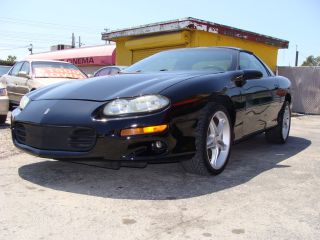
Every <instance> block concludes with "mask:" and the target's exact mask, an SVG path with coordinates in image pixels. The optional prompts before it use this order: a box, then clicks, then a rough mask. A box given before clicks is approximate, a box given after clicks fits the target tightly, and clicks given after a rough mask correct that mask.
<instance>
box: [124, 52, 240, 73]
mask: <svg viewBox="0 0 320 240" xmlns="http://www.w3.org/2000/svg"><path fill="white" fill-rule="evenodd" d="M234 53H235V51H234V50H231V49H226V48H196V49H178V50H171V51H164V52H160V53H157V54H155V55H152V56H150V57H148V58H145V59H143V60H141V61H140V62H137V63H135V64H133V65H132V66H130V67H128V68H126V69H125V70H123V71H122V72H157V71H229V70H235V67H234V64H233V63H234V55H235V54H234Z"/></svg>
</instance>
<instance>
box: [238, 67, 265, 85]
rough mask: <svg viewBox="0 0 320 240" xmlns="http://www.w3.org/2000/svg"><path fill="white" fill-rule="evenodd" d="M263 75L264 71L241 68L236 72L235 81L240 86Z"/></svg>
mask: <svg viewBox="0 0 320 240" xmlns="http://www.w3.org/2000/svg"><path fill="white" fill-rule="evenodd" d="M262 76H263V74H262V72H260V71H257V70H239V71H237V72H236V73H235V75H234V77H233V81H234V82H235V84H236V85H237V86H238V87H241V86H243V85H244V84H245V83H246V81H247V80H253V79H259V78H261V77H262Z"/></svg>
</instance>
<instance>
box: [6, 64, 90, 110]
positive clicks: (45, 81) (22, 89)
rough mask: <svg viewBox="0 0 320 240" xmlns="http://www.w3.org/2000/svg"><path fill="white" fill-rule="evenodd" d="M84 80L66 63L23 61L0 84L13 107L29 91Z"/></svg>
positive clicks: (78, 72) (75, 68)
mask: <svg viewBox="0 0 320 240" xmlns="http://www.w3.org/2000/svg"><path fill="white" fill-rule="evenodd" d="M84 78H87V76H86V75H85V74H84V73H83V72H82V71H81V70H80V69H79V68H77V67H76V66H75V65H73V64H71V63H68V62H62V61H51V60H25V61H19V62H17V63H16V64H15V65H14V66H13V67H12V68H11V69H10V71H9V72H8V73H7V74H5V75H3V76H2V77H1V78H0V83H3V85H4V86H5V87H6V88H7V93H8V97H9V102H10V105H11V106H15V105H19V103H20V100H21V98H22V97H23V96H24V95H25V94H27V93H28V92H30V91H33V90H36V89H38V88H41V87H44V86H47V85H49V84H53V83H58V82H63V81H66V80H78V79H84Z"/></svg>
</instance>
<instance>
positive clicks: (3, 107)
mask: <svg viewBox="0 0 320 240" xmlns="http://www.w3.org/2000/svg"><path fill="white" fill-rule="evenodd" d="M8 112H9V98H8V97H7V96H2V97H0V115H7V114H8Z"/></svg>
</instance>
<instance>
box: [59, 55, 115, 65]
mask: <svg viewBox="0 0 320 240" xmlns="http://www.w3.org/2000/svg"><path fill="white" fill-rule="evenodd" d="M61 61H65V62H69V63H72V64H74V65H77V66H91V65H94V66H97V65H109V64H110V63H109V61H110V60H109V59H108V57H105V56H97V57H80V58H67V59H61Z"/></svg>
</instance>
